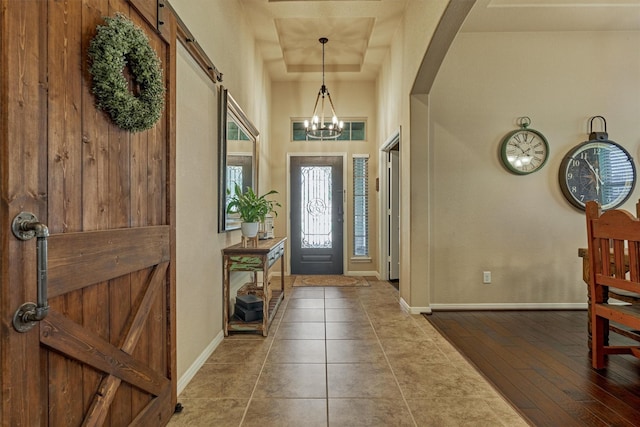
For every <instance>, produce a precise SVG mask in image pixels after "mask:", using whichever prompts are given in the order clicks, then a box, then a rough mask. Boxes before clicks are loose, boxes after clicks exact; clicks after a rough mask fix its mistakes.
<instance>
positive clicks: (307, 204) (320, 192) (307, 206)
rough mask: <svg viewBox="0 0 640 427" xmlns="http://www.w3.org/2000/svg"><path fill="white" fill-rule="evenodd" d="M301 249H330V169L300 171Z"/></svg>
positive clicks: (318, 167)
mask: <svg viewBox="0 0 640 427" xmlns="http://www.w3.org/2000/svg"><path fill="white" fill-rule="evenodd" d="M300 175H301V180H300V185H301V188H300V193H301V201H302V203H300V208H301V209H300V217H301V221H300V226H301V229H300V234H301V236H302V248H305V249H314V248H331V247H332V246H333V237H332V233H331V212H332V209H331V208H332V201H331V194H332V192H331V166H302V167H301V168H300Z"/></svg>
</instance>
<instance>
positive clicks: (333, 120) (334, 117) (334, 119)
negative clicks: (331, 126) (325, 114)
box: [331, 116, 338, 124]
mask: <svg viewBox="0 0 640 427" xmlns="http://www.w3.org/2000/svg"><path fill="white" fill-rule="evenodd" d="M331 121H332V122H333V123H335V124H338V118H337V117H336V116H333V117H332V118H331Z"/></svg>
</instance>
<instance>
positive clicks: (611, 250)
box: [586, 201, 640, 303]
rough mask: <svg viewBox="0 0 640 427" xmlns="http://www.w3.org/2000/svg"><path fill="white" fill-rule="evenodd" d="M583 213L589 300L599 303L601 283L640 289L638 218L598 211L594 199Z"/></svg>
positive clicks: (633, 289)
mask: <svg viewBox="0 0 640 427" xmlns="http://www.w3.org/2000/svg"><path fill="white" fill-rule="evenodd" d="M639 209H640V207H639ZM586 216H587V239H588V245H589V259H590V263H591V272H590V276H591V277H590V281H589V282H590V284H589V286H590V287H591V296H592V299H593V302H594V303H598V302H603V298H604V295H603V290H602V286H611V287H615V288H619V289H624V290H626V291H629V292H640V261H639V259H638V256H639V255H640V220H638V219H637V218H636V217H634V216H633V215H632V214H631V213H629V212H627V211H625V210H622V209H613V210H609V211H607V212H604V213H602V212H601V210H600V206H599V205H598V203H597V202H594V201H591V202H587V205H586ZM627 271H628V272H629V274H628V275H627V274H625V273H626V272H627Z"/></svg>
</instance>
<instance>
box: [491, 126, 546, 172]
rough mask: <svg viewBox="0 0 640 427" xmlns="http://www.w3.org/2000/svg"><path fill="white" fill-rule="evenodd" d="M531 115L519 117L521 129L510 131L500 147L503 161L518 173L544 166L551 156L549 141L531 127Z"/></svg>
mask: <svg viewBox="0 0 640 427" xmlns="http://www.w3.org/2000/svg"><path fill="white" fill-rule="evenodd" d="M530 124H531V119H530V118H529V117H520V118H518V125H520V129H517V130H514V131H513V132H510V133H508V134H507V135H506V136H505V137H504V138H503V139H502V143H501V147H500V156H501V158H502V163H503V164H504V165H505V167H506V168H507V169H508V170H509V171H510V172H513V173H515V174H518V175H526V174H529V173H532V172H535V171H537V170H538V169H540V168H542V166H544V164H545V163H546V162H547V158H548V157H549V143H548V142H547V139H546V138H545V137H544V135H543V134H541V133H540V132H538V131H537V130H534V129H529V128H528V127H529V125H530Z"/></svg>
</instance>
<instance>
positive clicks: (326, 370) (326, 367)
mask: <svg viewBox="0 0 640 427" xmlns="http://www.w3.org/2000/svg"><path fill="white" fill-rule="evenodd" d="M322 297H323V298H322V305H323V306H324V310H323V312H324V389H325V391H324V393H325V403H326V405H327V427H329V354H328V351H327V292H326V289H325V288H324V287H323V288H322Z"/></svg>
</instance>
